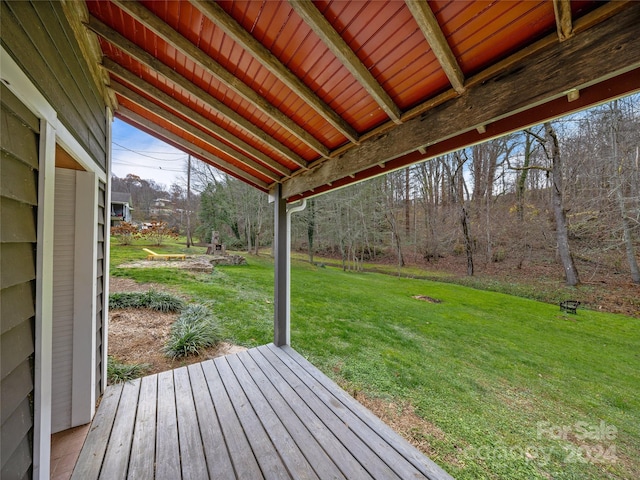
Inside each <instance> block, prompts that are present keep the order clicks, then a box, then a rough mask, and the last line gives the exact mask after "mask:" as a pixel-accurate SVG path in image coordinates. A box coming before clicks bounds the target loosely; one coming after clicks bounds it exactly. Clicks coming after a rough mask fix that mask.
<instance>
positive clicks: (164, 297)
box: [109, 290, 184, 312]
mask: <svg viewBox="0 0 640 480" xmlns="http://www.w3.org/2000/svg"><path fill="white" fill-rule="evenodd" d="M183 307H184V302H183V301H182V300H181V299H180V298H178V297H176V296H174V295H171V294H169V293H164V292H158V291H156V290H149V291H148V292H124V293H112V294H110V295H109V308H111V309H119V308H149V309H151V310H157V311H159V312H179V311H181V310H182V308H183Z"/></svg>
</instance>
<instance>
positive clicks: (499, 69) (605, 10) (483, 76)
mask: <svg viewBox="0 0 640 480" xmlns="http://www.w3.org/2000/svg"><path fill="white" fill-rule="evenodd" d="M633 3H634V1H633V0H618V1H615V2H608V3H605V4H604V5H602V6H601V7H598V8H597V9H596V10H593V11H591V12H589V13H587V14H586V15H584V16H582V17H580V18H578V19H576V21H575V22H574V23H573V33H574V35H578V34H580V33H582V32H584V31H585V30H588V29H590V28H591V27H593V26H595V25H597V24H599V23H601V22H604V21H605V20H607V19H608V18H610V17H612V16H614V15H616V14H617V13H619V12H621V11H623V10H624V9H626V8H628V7H629V6H630V5H633ZM557 42H558V36H557V34H555V33H554V34H552V35H547V36H546V37H544V38H542V39H540V40H538V41H537V42H535V43H533V44H531V45H529V46H528V47H525V48H523V49H522V50H518V51H517V52H515V53H513V54H512V55H510V56H508V57H507V58H505V59H504V60H501V61H499V62H498V63H495V64H493V65H491V66H490V67H488V68H486V69H485V70H482V71H481V72H479V73H477V74H476V75H474V76H473V77H470V78H467V79H466V81H465V88H469V89H470V88H473V87H475V86H476V85H479V84H481V83H484V82H486V81H488V80H489V79H491V78H493V77H496V76H498V75H500V74H502V73H503V72H506V71H508V70H509V69H511V68H513V66H514V65H516V64H518V63H519V62H521V61H522V60H523V59H524V58H526V57H528V56H530V55H535V54H536V53H537V52H540V51H542V50H545V49H546V48H549V47H550V46H552V45H554V44H556V43H557ZM456 96H458V94H457V92H456V91H455V90H454V89H453V88H451V89H450V90H447V91H445V92H442V93H441V94H439V95H436V96H435V97H433V98H430V99H429V100H427V101H425V102H423V103H421V104H419V105H417V106H415V107H413V108H411V109H410V110H407V111H406V112H404V113H403V114H402V121H403V123H404V122H407V121H409V120H411V119H412V118H415V117H417V116H419V115H423V114H425V113H426V112H428V111H430V110H433V109H434V108H436V107H438V106H439V105H442V104H443V103H445V102H448V101H449V100H451V99H453V98H455V97H456ZM393 128H395V124H394V123H393V122H391V121H389V122H386V123H384V124H382V125H380V126H379V127H376V128H374V129H373V130H370V131H368V132H366V133H363V134H362V135H361V136H360V142H361V143H363V142H365V141H367V140H369V139H371V138H373V137H378V136H380V135H382V134H384V133H385V132H387V131H389V130H391V129H393ZM352 148H355V145H353V144H351V143H349V144H345V145H343V146H341V147H339V148H337V149H335V150H333V151H332V152H331V156H332V157H337V156H340V155H343V154H344V153H345V152H346V151H348V150H350V149H352ZM323 161H324V160H322V159H319V160H316V161H314V162H312V163H311V164H310V165H309V167H310V168H313V167H316V166H317V165H320V164H321V163H322V162H323Z"/></svg>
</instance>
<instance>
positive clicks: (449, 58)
mask: <svg viewBox="0 0 640 480" xmlns="http://www.w3.org/2000/svg"><path fill="white" fill-rule="evenodd" d="M405 3H406V4H407V7H408V8H409V10H410V11H411V14H412V15H413V18H414V19H415V20H416V22H417V23H418V26H419V27H420V30H421V31H422V33H423V35H424V36H425V38H426V39H427V42H428V43H429V46H430V47H431V50H433V53H434V55H435V56H436V58H437V59H438V62H440V66H442V69H443V70H444V73H445V74H446V75H447V78H448V79H449V82H451V86H452V87H453V88H454V90H455V91H456V92H458V93H460V94H462V93H464V91H465V87H464V74H463V73H462V70H461V69H460V65H458V61H457V60H456V57H455V56H454V55H453V52H452V51H451V47H449V44H448V43H447V39H446V38H445V36H444V33H442V30H441V28H440V25H439V24H438V20H437V19H436V16H435V15H434V14H433V12H432V11H431V8H430V7H429V4H428V3H427V0H405Z"/></svg>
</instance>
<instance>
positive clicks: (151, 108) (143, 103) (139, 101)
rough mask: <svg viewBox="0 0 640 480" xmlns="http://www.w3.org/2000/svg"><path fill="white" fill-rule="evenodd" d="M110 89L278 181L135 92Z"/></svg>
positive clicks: (273, 175)
mask: <svg viewBox="0 0 640 480" xmlns="http://www.w3.org/2000/svg"><path fill="white" fill-rule="evenodd" d="M111 88H112V89H113V90H114V91H115V92H116V93H117V94H118V95H121V96H122V97H124V98H126V99H128V100H130V101H131V102H133V103H135V104H136V105H138V106H140V107H142V108H144V109H145V110H147V111H149V112H151V113H153V114H155V115H158V116H160V117H162V118H163V119H164V120H166V121H167V122H169V123H171V124H172V125H175V126H176V127H178V128H180V129H182V130H184V131H185V132H188V133H189V134H191V135H192V136H194V137H196V138H198V139H199V140H202V141H203V142H205V143H206V144H208V145H210V146H211V147H212V148H214V149H215V150H217V151H220V152H224V153H226V154H227V155H229V156H230V157H232V158H233V159H235V160H236V161H237V162H238V163H241V164H243V165H245V166H246V167H248V168H250V169H252V170H254V171H256V172H260V173H261V174H262V175H264V176H265V177H268V178H270V179H271V180H274V181H275V180H278V179H279V178H280V177H279V175H278V174H276V173H273V172H272V171H271V170H269V169H268V168H266V167H264V166H262V165H260V164H258V163H256V162H255V161H254V160H252V159H250V158H249V157H247V156H245V155H243V154H241V153H240V152H238V151H237V150H234V149H233V148H231V147H230V146H228V145H227V144H226V143H223V142H221V141H220V140H218V139H216V138H214V137H213V136H211V135H209V134H207V133H205V132H203V131H202V130H200V129H199V128H197V127H194V126H193V125H191V124H190V123H189V122H187V121H186V120H183V119H182V118H180V117H178V116H177V115H175V114H173V113H171V112H169V111H167V110H165V109H164V108H162V107H160V106H158V105H156V104H155V103H153V102H152V101H150V100H148V99H146V98H144V97H143V96H142V95H139V94H137V93H136V92H134V91H133V90H131V89H129V88H127V87H126V86H124V85H122V84H121V83H118V82H112V83H111Z"/></svg>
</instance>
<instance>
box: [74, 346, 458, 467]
mask: <svg viewBox="0 0 640 480" xmlns="http://www.w3.org/2000/svg"><path fill="white" fill-rule="evenodd" d="M72 478H73V479H77V480H80V479H82V480H90V479H98V478H105V479H124V478H129V479H136V480H139V479H147V478H149V479H151V478H157V479H168V480H175V479H180V478H183V479H198V480H200V479H207V478H212V479H218V478H220V479H240V480H245V479H246V480H257V479H262V478H265V479H289V478H296V479H298V478H300V479H349V480H355V479H372V478H375V479H402V480H406V479H424V478H428V479H432V480H434V479H445V478H451V477H450V476H449V475H447V474H446V473H445V472H444V471H443V470H442V469H440V468H439V467H438V466H437V465H436V464H435V463H433V462H432V461H431V460H429V459H428V458H427V457H425V456H424V455H422V454H421V453H420V452H419V451H418V450H416V449H415V448H413V447H412V446H411V445H410V444H409V443H407V442H406V441H405V440H404V439H403V438H402V437H400V436H399V435H398V434H396V433H395V432H394V431H393V430H391V429H390V428H389V427H388V426H387V425H385V424H384V423H382V422H381V421H380V420H379V419H378V418H377V417H375V416H374V415H373V414H372V413H371V412H370V411H369V410H367V409H366V408H364V407H363V406H362V405H360V404H359V403H358V402H357V401H356V400H354V399H353V398H352V397H350V396H349V395H347V394H346V393H345V392H344V391H343V390H342V389H340V388H339V387H338V386H337V385H336V384H335V383H334V382H332V381H331V380H329V379H328V378H327V377H326V376H325V375H324V374H322V373H321V372H320V371H319V370H318V369H316V368H315V367H314V366H312V365H311V364H310V363H309V362H308V361H306V360H305V359H304V358H303V357H302V356H301V355H299V354H298V353H297V352H295V351H294V350H293V349H291V348H290V347H283V348H278V347H275V346H274V345H265V346H262V347H258V348H254V349H251V350H247V351H245V352H241V353H238V354H233V355H228V356H226V357H220V358H217V359H215V360H208V361H205V362H202V363H198V364H194V365H190V366H189V367H181V368H178V369H176V370H172V371H168V372H163V373H159V374H157V375H151V376H148V377H144V378H142V379H138V380H135V381H132V382H128V383H126V384H118V385H114V386H111V387H109V388H108V389H107V391H106V393H105V395H104V397H103V399H102V402H101V404H100V407H99V409H98V412H97V414H96V416H95V419H94V420H93V423H92V425H91V430H90V432H89V435H88V436H87V440H86V442H85V444H84V446H83V449H82V452H81V453H80V457H79V459H78V462H77V464H76V467H75V469H74V472H73V476H72Z"/></svg>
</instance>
